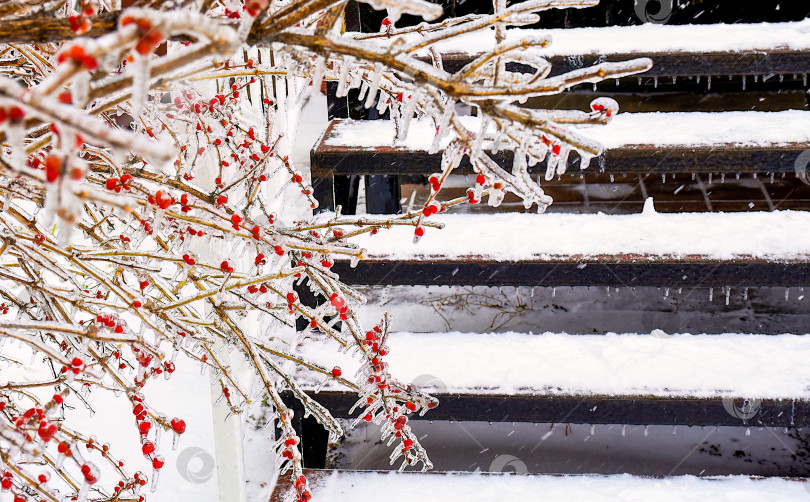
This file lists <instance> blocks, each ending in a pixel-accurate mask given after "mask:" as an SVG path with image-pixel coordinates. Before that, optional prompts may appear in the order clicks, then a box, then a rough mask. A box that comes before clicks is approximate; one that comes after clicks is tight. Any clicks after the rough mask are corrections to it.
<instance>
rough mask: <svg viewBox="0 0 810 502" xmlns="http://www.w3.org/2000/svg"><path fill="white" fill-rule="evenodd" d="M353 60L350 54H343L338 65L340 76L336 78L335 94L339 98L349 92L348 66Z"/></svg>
mask: <svg viewBox="0 0 810 502" xmlns="http://www.w3.org/2000/svg"><path fill="white" fill-rule="evenodd" d="M353 62H354V58H353V57H352V56H344V57H343V64H342V65H341V66H340V78H339V79H338V88H337V92H336V93H335V96H337V97H339V98H343V97H345V96H346V95H347V94H348V93H349V80H350V79H351V76H350V75H349V67H350V66H351V65H352V63H353Z"/></svg>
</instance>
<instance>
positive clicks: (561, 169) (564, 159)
mask: <svg viewBox="0 0 810 502" xmlns="http://www.w3.org/2000/svg"><path fill="white" fill-rule="evenodd" d="M570 153H571V149H570V148H562V150H561V151H560V155H559V159H558V160H557V176H562V175H563V174H565V170H566V169H568V155H569V154H570Z"/></svg>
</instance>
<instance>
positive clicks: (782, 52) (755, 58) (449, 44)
mask: <svg viewBox="0 0 810 502" xmlns="http://www.w3.org/2000/svg"><path fill="white" fill-rule="evenodd" d="M809 26H810V22H808V21H807V20H804V21H798V22H786V23H755V24H701V25H680V26H676V25H668V24H644V25H641V26H611V27H600V28H566V29H537V30H535V29H527V30H520V29H517V30H509V33H507V40H511V41H516V40H520V39H523V38H526V37H531V38H541V37H549V38H550V40H551V43H550V44H549V45H548V47H546V48H544V49H542V51H541V53H542V54H543V55H545V56H546V57H547V58H548V60H549V62H551V64H552V68H553V72H554V73H561V72H563V71H571V70H575V69H579V68H583V67H588V66H592V65H594V64H597V63H601V62H603V61H605V60H607V61H621V60H626V59H631V58H636V57H641V56H643V57H650V58H652V59H653V62H654V65H653V67H652V68H651V69H650V70H649V71H648V72H646V73H645V74H644V76H646V77H659V78H667V77H699V76H702V77H703V78H704V82H706V85H707V86H708V87H709V88H711V79H712V77H711V76H715V77H714V78H715V82H718V80H719V79H718V77H717V76H719V75H723V76H726V75H747V76H749V81H748V84H749V86H750V87H749V88H755V87H757V82H756V81H755V80H753V79H751V78H750V77H751V76H755V75H758V76H762V77H764V78H765V79H770V78H774V76H775V75H780V74H781V75H783V76H785V75H786V76H787V77H788V78H790V77H791V76H792V75H793V74H798V75H799V79H798V82H799V83H803V82H804V80H803V76H804V74H805V73H807V72H808V71H810V29H808V27H809ZM639 40H644V43H643V44H639V43H638V41H639ZM495 44H496V41H495V34H494V31H483V32H476V33H470V34H468V35H466V36H461V37H455V38H454V39H452V40H449V41H446V42H444V43H439V44H437V47H436V49H437V50H438V51H440V52H441V53H442V59H443V63H444V67H445V69H447V70H448V71H455V70H457V69H459V68H461V66H463V65H464V64H466V63H467V62H469V61H470V60H472V59H473V58H474V57H476V56H477V55H479V54H481V53H483V52H485V51H487V50H490V49H491V48H492V47H494V46H495ZM762 77H760V78H762ZM794 78H795V77H794ZM630 79H631V80H632V77H631V78H630ZM719 83H721V85H722V81H719ZM662 84H668V82H662ZM741 90H746V89H741Z"/></svg>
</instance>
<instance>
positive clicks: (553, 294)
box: [551, 288, 557, 298]
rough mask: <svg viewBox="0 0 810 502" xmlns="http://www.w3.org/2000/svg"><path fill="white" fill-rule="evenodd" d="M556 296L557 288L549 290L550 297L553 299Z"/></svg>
mask: <svg viewBox="0 0 810 502" xmlns="http://www.w3.org/2000/svg"><path fill="white" fill-rule="evenodd" d="M555 296H557V288H551V297H552V298H554V297H555Z"/></svg>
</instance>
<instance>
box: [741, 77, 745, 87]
mask: <svg viewBox="0 0 810 502" xmlns="http://www.w3.org/2000/svg"><path fill="white" fill-rule="evenodd" d="M742 90H745V75H743V78H742Z"/></svg>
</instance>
